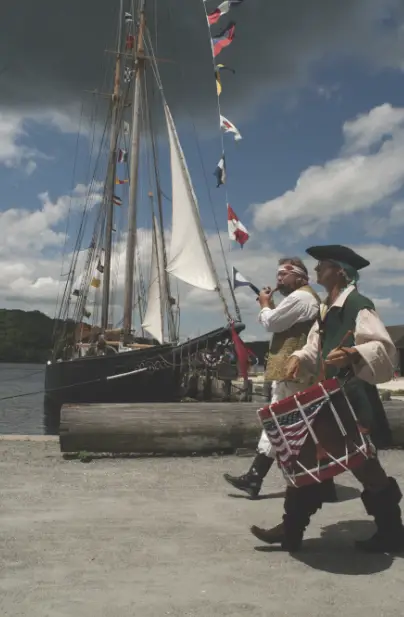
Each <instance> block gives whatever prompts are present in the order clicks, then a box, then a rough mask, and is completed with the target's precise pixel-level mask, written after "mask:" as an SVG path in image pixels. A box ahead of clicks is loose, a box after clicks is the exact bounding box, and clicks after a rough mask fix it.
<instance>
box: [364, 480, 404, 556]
mask: <svg viewBox="0 0 404 617" xmlns="http://www.w3.org/2000/svg"><path fill="white" fill-rule="evenodd" d="M361 498H362V501H363V505H364V506H365V509H366V512H367V513H368V514H370V515H371V516H373V517H374V519H375V523H376V528H377V530H376V533H375V534H374V535H373V536H372V537H371V538H369V539H368V540H358V541H357V542H356V543H355V544H356V547H357V548H358V549H359V550H362V551H366V552H369V553H402V552H404V527H403V523H402V519H401V509H400V506H399V505H398V504H399V503H400V501H401V498H402V493H401V491H400V487H399V486H398V484H397V482H396V480H395V478H389V479H388V485H387V486H386V488H384V489H383V490H382V491H378V492H377V493H372V492H370V491H367V490H365V491H363V493H362V495H361Z"/></svg>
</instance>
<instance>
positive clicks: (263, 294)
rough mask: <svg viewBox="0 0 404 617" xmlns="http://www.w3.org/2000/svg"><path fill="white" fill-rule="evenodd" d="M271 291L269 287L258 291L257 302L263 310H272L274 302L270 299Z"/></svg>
mask: <svg viewBox="0 0 404 617" xmlns="http://www.w3.org/2000/svg"><path fill="white" fill-rule="evenodd" d="M273 293H274V292H273V291H272V289H271V288H270V287H264V289H262V290H261V291H260V295H259V296H258V298H257V299H258V302H259V303H260V307H261V308H262V309H263V308H270V309H272V308H274V301H273V299H272V295H273Z"/></svg>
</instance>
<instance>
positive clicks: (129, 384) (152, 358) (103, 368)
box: [44, 324, 244, 434]
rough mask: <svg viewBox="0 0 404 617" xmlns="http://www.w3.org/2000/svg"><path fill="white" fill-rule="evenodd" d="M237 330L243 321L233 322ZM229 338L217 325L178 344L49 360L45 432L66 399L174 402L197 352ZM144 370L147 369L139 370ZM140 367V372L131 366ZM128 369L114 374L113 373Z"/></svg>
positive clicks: (54, 427)
mask: <svg viewBox="0 0 404 617" xmlns="http://www.w3.org/2000/svg"><path fill="white" fill-rule="evenodd" d="M235 329H236V331H237V332H240V331H241V330H243V329H244V325H243V324H236V325H235ZM230 337H231V332H230V329H229V328H228V327H227V328H220V329H217V330H213V331H211V332H208V333H207V334H205V335H203V336H201V337H197V338H194V339H191V340H189V341H187V342H186V343H183V344H181V345H171V344H167V345H156V346H153V347H149V348H143V349H135V350H132V351H125V352H121V353H117V354H113V355H105V356H94V357H84V358H75V359H72V360H67V361H56V362H52V363H49V364H47V366H46V370H45V402H44V404H45V431H46V433H48V434H55V433H58V432H59V422H60V409H61V407H62V405H63V404H66V403H157V402H175V401H177V400H180V399H181V397H182V396H183V395H184V393H183V391H182V387H181V385H182V382H183V377H184V373H186V372H187V371H188V370H189V368H190V366H191V365H193V366H194V364H195V354H196V353H197V352H198V351H206V350H211V349H213V348H214V346H215V344H216V343H218V342H219V341H223V340H226V339H229V338H230ZM142 369H145V370H142ZM137 370H139V371H140V372H139V373H133V371H137ZM124 373H132V374H129V375H127V376H125V375H124V376H122V377H119V378H116V379H108V378H110V377H112V376H114V375H116V376H117V375H123V374H124Z"/></svg>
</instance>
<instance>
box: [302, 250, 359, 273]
mask: <svg viewBox="0 0 404 617" xmlns="http://www.w3.org/2000/svg"><path fill="white" fill-rule="evenodd" d="M306 253H307V254H308V255H310V256H311V257H314V259H317V260H318V261H342V262H343V263H346V264H348V265H349V266H352V268H355V270H362V268H366V266H369V265H370V262H369V261H368V260H367V259H365V258H364V257H361V256H360V255H358V253H355V251H353V250H352V249H350V248H348V247H347V246H342V245H341V244H327V245H324V246H311V247H310V248H308V249H307V250H306Z"/></svg>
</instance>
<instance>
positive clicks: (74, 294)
mask: <svg viewBox="0 0 404 617" xmlns="http://www.w3.org/2000/svg"><path fill="white" fill-rule="evenodd" d="M72 295H73V296H77V298H78V297H79V296H80V289H75V290H74V291H73V294H72Z"/></svg>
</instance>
